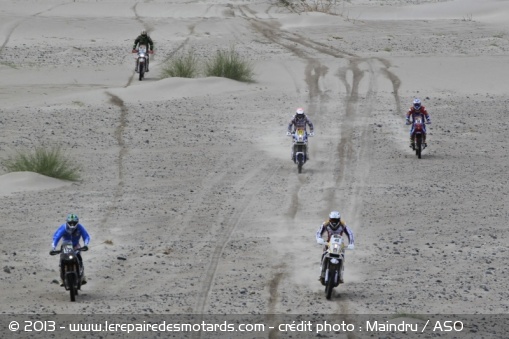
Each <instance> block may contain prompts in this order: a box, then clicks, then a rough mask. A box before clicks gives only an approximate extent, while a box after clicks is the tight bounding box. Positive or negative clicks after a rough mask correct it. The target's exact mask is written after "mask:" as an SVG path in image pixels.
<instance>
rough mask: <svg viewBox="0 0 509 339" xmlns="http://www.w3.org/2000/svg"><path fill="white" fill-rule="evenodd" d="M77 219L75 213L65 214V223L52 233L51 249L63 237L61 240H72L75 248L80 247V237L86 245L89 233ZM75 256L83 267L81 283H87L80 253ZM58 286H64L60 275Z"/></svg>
mask: <svg viewBox="0 0 509 339" xmlns="http://www.w3.org/2000/svg"><path fill="white" fill-rule="evenodd" d="M79 221H80V219H79V218H78V216H77V215H76V214H74V213H70V214H68V215H67V218H66V220H65V224H62V225H60V226H59V227H58V229H57V230H56V231H55V234H54V235H53V243H52V244H51V247H52V249H53V251H55V250H56V248H57V244H58V242H59V241H60V239H63V241H67V242H72V245H73V246H74V249H75V250H77V249H79V248H81V245H80V238H83V243H84V246H88V243H89V242H90V235H89V234H88V232H87V230H86V229H85V227H84V226H83V225H82V224H80V223H79ZM77 257H78V261H79V262H80V265H81V267H83V277H82V281H81V284H82V285H85V284H86V283H87V278H86V277H85V267H84V266H83V259H82V258H81V254H80V253H79V252H78V254H77ZM60 286H64V280H63V277H62V276H61V277H60Z"/></svg>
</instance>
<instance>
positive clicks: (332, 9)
mask: <svg viewBox="0 0 509 339" xmlns="http://www.w3.org/2000/svg"><path fill="white" fill-rule="evenodd" d="M341 1H345V0H276V3H277V4H278V5H280V6H283V7H287V8H290V9H291V10H292V11H295V12H322V13H329V14H336V12H337V7H338V6H339V3H340V2H341Z"/></svg>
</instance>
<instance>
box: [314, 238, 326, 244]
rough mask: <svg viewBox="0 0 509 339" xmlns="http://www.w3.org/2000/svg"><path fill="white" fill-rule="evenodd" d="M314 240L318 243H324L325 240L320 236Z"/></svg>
mask: <svg viewBox="0 0 509 339" xmlns="http://www.w3.org/2000/svg"><path fill="white" fill-rule="evenodd" d="M316 242H317V243H318V244H320V245H325V240H323V239H322V238H318V239H316Z"/></svg>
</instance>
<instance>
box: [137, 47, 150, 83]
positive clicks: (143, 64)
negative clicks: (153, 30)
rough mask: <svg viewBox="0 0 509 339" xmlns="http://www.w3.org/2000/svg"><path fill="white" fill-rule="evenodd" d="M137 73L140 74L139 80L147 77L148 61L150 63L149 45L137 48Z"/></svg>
mask: <svg viewBox="0 0 509 339" xmlns="http://www.w3.org/2000/svg"><path fill="white" fill-rule="evenodd" d="M135 58H136V73H138V75H139V80H140V81H141V80H143V78H144V77H145V73H146V72H147V63H148V58H149V56H148V52H147V46H145V45H140V47H139V48H138V49H137V50H136V56H135Z"/></svg>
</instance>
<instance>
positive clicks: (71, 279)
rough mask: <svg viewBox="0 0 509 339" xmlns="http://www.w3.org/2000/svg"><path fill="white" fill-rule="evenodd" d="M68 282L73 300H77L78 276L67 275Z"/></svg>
mask: <svg viewBox="0 0 509 339" xmlns="http://www.w3.org/2000/svg"><path fill="white" fill-rule="evenodd" d="M67 283H68V284H69V294H70V296H71V301H76V276H75V275H74V274H69V275H67Z"/></svg>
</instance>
